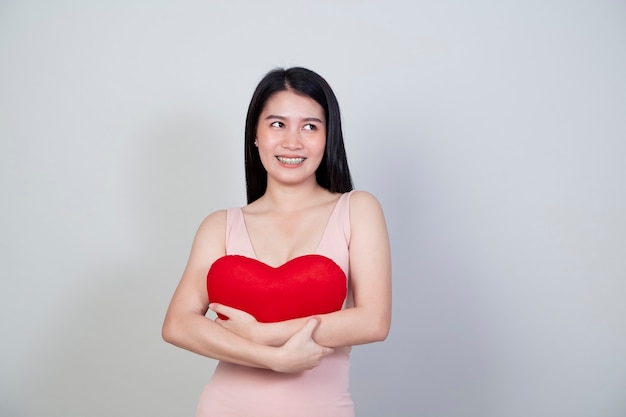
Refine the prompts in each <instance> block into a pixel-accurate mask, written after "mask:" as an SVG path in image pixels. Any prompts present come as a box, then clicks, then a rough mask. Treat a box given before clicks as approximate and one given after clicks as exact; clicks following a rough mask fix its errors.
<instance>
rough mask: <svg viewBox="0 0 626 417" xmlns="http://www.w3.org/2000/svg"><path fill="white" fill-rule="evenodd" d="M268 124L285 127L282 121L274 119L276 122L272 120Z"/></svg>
mask: <svg viewBox="0 0 626 417" xmlns="http://www.w3.org/2000/svg"><path fill="white" fill-rule="evenodd" d="M270 126H272V127H285V124H284V123H283V122H279V121H276V122H272V124H270Z"/></svg>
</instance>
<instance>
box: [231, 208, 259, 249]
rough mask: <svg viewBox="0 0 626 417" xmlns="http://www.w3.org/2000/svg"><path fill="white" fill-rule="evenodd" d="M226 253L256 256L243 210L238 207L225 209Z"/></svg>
mask: <svg viewBox="0 0 626 417" xmlns="http://www.w3.org/2000/svg"><path fill="white" fill-rule="evenodd" d="M226 255H242V256H247V257H248V258H256V256H255V253H254V249H253V248H252V243H251V242H250V236H249V235H248V229H247V228H246V222H245V219H244V217H243V211H242V210H241V208H239V207H234V208H229V209H228V210H226Z"/></svg>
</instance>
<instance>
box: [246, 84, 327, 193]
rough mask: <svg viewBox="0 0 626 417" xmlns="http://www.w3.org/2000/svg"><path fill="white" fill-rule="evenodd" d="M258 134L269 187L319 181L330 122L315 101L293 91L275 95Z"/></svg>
mask: <svg viewBox="0 0 626 417" xmlns="http://www.w3.org/2000/svg"><path fill="white" fill-rule="evenodd" d="M256 133H257V135H256V137H257V146H258V150H259V156H260V158H261V162H262V163H263V166H264V167H265V170H266V171H267V180H268V186H269V185H270V184H271V183H272V182H275V181H277V182H279V183H285V184H289V185H295V184H298V183H306V182H311V181H313V182H315V181H316V180H315V171H316V170H317V167H318V166H319V164H320V162H321V161H322V158H323V157H324V149H325V147H326V119H325V116H324V109H323V108H322V106H320V105H319V104H318V103H317V102H316V101H315V100H313V99H312V98H309V97H306V96H303V95H299V94H296V93H294V92H293V91H289V90H287V91H280V92H278V93H276V94H274V95H272V96H271V97H270V98H269V99H268V100H267V102H266V103H265V107H264V108H263V111H262V112H261V115H260V116H259V121H258V124H257V132H256Z"/></svg>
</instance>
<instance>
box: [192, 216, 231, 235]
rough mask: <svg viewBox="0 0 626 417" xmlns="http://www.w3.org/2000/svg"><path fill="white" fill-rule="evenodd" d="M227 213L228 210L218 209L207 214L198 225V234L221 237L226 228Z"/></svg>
mask: <svg viewBox="0 0 626 417" xmlns="http://www.w3.org/2000/svg"><path fill="white" fill-rule="evenodd" d="M226 213H227V210H217V211H214V212H213V213H211V214H209V215H208V216H206V217H205V218H204V220H202V223H200V226H199V227H198V232H197V236H201V237H206V236H207V235H213V236H215V235H217V237H218V238H219V236H220V235H223V234H224V233H225V230H226ZM222 232H223V233H222Z"/></svg>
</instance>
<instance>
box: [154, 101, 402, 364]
mask: <svg viewBox="0 0 626 417" xmlns="http://www.w3.org/2000/svg"><path fill="white" fill-rule="evenodd" d="M325 124H326V121H325V119H324V111H323V108H322V107H321V106H320V105H319V104H318V103H317V102H315V101H314V100H312V99H310V98H308V97H305V96H302V95H298V94H296V93H294V92H291V91H283V92H279V93H276V94H274V95H273V96H272V97H270V99H269V100H268V101H267V103H266V105H265V108H264V109H263V112H262V113H261V115H260V117H259V123H258V128H257V146H258V149H259V155H260V157H261V161H262V163H263V166H264V167H265V169H266V170H267V175H268V181H267V190H266V193H265V194H264V195H263V196H262V197H261V198H260V199H258V200H256V201H255V202H253V203H252V204H250V205H248V206H246V207H244V209H243V212H244V217H245V221H246V227H247V228H248V233H249V235H250V239H251V241H252V245H253V247H254V249H255V254H256V256H257V258H258V259H259V260H261V261H262V262H265V263H267V264H268V265H272V266H279V265H282V264H283V263H285V262H286V261H288V260H290V259H292V258H294V257H297V256H300V255H305V254H308V253H313V252H314V251H315V249H316V248H317V244H318V243H319V240H320V239H321V235H322V233H323V230H324V225H325V224H326V221H327V219H328V217H329V216H330V213H331V211H332V209H333V207H334V205H335V203H336V202H337V200H338V198H339V197H340V195H339V194H333V193H330V192H329V191H328V190H326V189H324V188H322V187H320V186H319V185H318V184H317V182H316V180H315V170H316V169H317V167H318V166H319V163H320V161H321V160H322V157H323V153H324V147H325V145H326V139H325V138H326V127H325ZM277 157H284V158H290V159H288V160H287V161H291V162H297V163H296V164H286V163H285V162H284V161H285V160H283V162H281V160H280V159H279V158H277ZM296 158H300V159H296ZM225 225H226V212H225V211H217V212H215V213H212V214H210V215H209V216H208V217H207V218H206V219H205V220H204V221H203V222H202V224H201V225H200V227H199V228H198V232H197V233H196V236H195V238H194V243H193V245H192V249H191V254H190V256H189V261H188V263H187V266H186V268H185V271H184V272H183V276H182V278H181V280H180V283H179V285H178V287H177V288H176V291H175V292H174V295H173V297H172V300H171V302H170V305H169V308H168V311H167V314H166V317H165V321H164V324H163V331H162V333H163V338H164V339H165V340H166V341H167V342H169V343H172V344H174V345H176V346H179V347H181V348H184V349H187V350H190V351H192V352H195V353H198V354H201V355H204V356H207V357H210V358H214V359H218V360H224V361H228V362H232V363H237V364H241V365H246V366H253V367H259V368H266V369H272V370H274V371H277V372H288V373H291V372H300V371H303V370H306V369H311V368H313V367H315V366H317V365H318V364H319V363H320V361H321V359H322V358H323V357H324V356H326V355H328V354H330V353H332V352H333V348H335V347H340V346H352V345H357V344H363V343H371V342H375V341H380V340H384V339H385V338H386V337H387V334H388V332H389V327H390V322H391V258H390V250H389V239H388V235H387V229H386V225H385V220H384V217H383V213H382V210H381V207H380V204H379V203H378V201H377V200H376V199H375V198H374V197H373V196H372V195H371V194H369V193H366V192H362V191H357V192H354V193H353V194H352V196H351V199H350V227H351V239H350V280H351V286H352V291H353V296H354V307H351V308H347V309H344V310H341V311H337V312H334V313H330V314H324V315H319V316H315V317H306V318H301V319H295V320H288V321H284V322H279V323H259V322H257V321H256V320H255V319H254V317H252V316H251V315H249V314H247V313H245V312H243V311H241V310H236V309H233V308H230V307H228V306H224V305H218V304H215V303H213V304H211V305H210V306H209V302H208V298H207V294H206V282H205V280H206V273H207V271H208V270H209V268H210V266H211V265H212V263H213V262H214V261H215V260H216V259H218V258H219V257H221V256H224V255H225V247H224V245H225ZM209 308H210V309H211V310H213V311H215V312H219V313H222V314H224V315H226V316H228V317H229V320H220V319H216V320H215V321H213V320H211V319H209V318H207V317H206V316H205V314H206V313H207V311H208V309H209Z"/></svg>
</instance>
